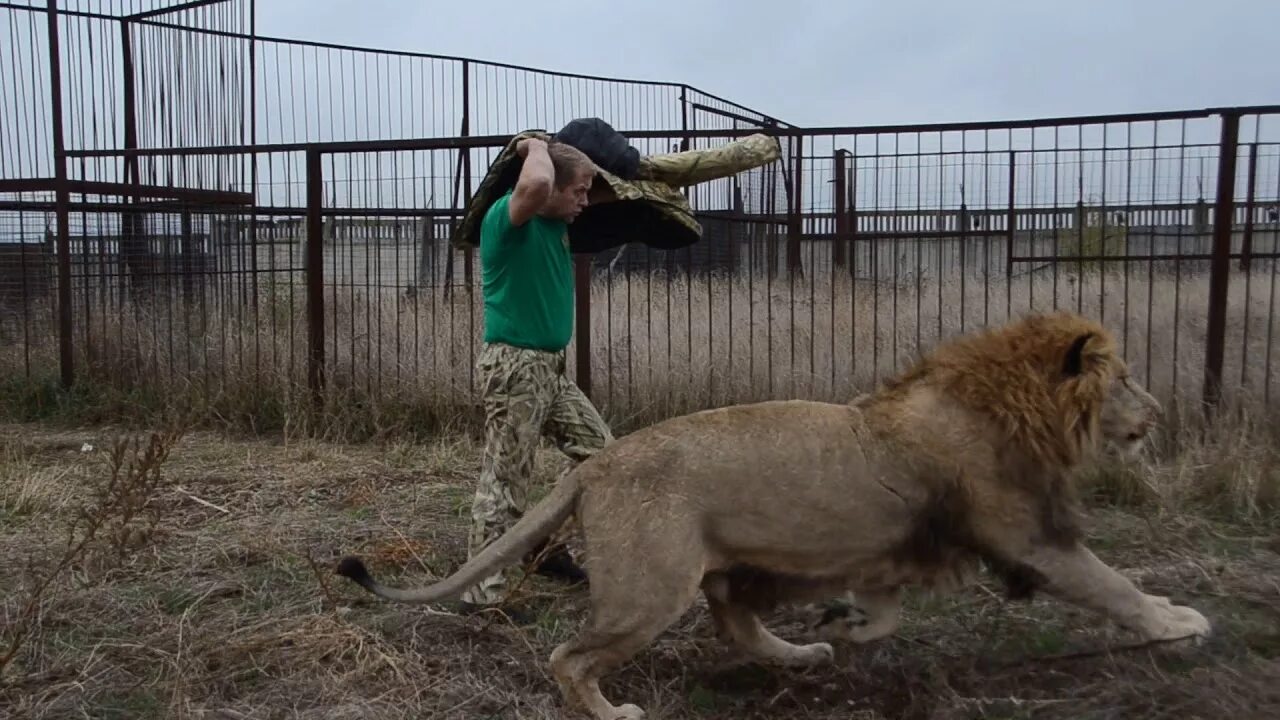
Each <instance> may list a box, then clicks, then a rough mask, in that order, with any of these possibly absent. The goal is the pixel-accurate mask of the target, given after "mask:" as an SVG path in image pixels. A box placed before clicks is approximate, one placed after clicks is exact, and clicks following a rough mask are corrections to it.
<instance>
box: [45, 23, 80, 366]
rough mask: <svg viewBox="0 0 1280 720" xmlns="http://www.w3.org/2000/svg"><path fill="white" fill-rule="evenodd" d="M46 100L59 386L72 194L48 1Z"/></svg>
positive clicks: (67, 343) (66, 342)
mask: <svg viewBox="0 0 1280 720" xmlns="http://www.w3.org/2000/svg"><path fill="white" fill-rule="evenodd" d="M45 12H46V13H47V14H48V20H49V30H48V32H49V102H50V105H51V107H50V114H51V118H50V121H51V122H52V124H53V128H52V133H51V134H52V135H53V178H54V211H55V213H56V214H57V224H58V246H57V254H58V365H59V370H60V374H61V380H62V386H63V387H71V384H72V383H73V382H75V352H74V350H75V348H74V347H73V346H72V344H71V335H72V333H73V332H74V329H73V324H74V323H73V319H72V315H71V193H70V192H68V191H67V152H66V145H65V144H64V139H63V129H62V63H61V60H60V58H59V55H61V51H60V50H59V42H58V2H57V0H49V2H48V5H47V8H46V10H45Z"/></svg>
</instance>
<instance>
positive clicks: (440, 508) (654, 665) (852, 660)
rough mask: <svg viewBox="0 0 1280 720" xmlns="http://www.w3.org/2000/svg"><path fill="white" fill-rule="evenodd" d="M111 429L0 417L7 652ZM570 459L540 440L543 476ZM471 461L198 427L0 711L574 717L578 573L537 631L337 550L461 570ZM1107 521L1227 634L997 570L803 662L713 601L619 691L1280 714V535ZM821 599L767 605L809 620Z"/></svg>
mask: <svg viewBox="0 0 1280 720" xmlns="http://www.w3.org/2000/svg"><path fill="white" fill-rule="evenodd" d="M111 437H112V435H111V433H110V432H109V431H108V430H105V429H103V428H93V429H86V430H83V431H74V430H65V429H50V428H47V427H43V426H36V425H5V426H0V573H3V577H4V578H6V580H4V581H3V582H2V583H0V621H2V622H3V629H2V630H0V654H3V653H4V650H5V648H7V647H8V645H9V644H10V641H11V638H12V637H13V632H14V630H15V629H16V628H17V626H18V623H19V613H20V610H21V607H22V606H23V604H24V603H25V602H26V599H27V597H28V593H29V590H30V587H31V583H32V579H33V578H35V577H39V576H41V574H42V573H45V572H47V569H48V567H50V566H51V565H52V563H53V561H54V558H55V556H56V555H57V554H58V552H59V551H60V549H61V548H62V547H63V545H64V543H65V539H66V532H65V529H64V526H65V525H66V523H67V522H68V521H70V520H71V519H72V518H73V517H74V512H75V508H76V507H77V503H78V502H79V501H81V500H83V496H84V494H85V488H86V487H88V486H91V485H92V484H93V483H94V482H95V481H97V479H99V478H101V477H102V476H103V475H104V473H106V472H108V471H107V469H106V465H105V459H104V456H105V454H106V452H105V450H104V448H106V447H108V446H109V445H110V441H111ZM86 443H88V444H89V445H92V446H93V449H92V450H90V449H88V448H86V447H85V444H86ZM559 462H560V460H559V458H558V456H557V455H556V454H554V453H553V452H548V453H546V454H544V455H543V457H542V458H541V459H540V463H539V473H540V475H541V476H542V477H543V478H544V479H545V478H546V477H549V476H551V475H552V474H553V473H554V472H555V471H556V469H557V468H558V465H559ZM477 468H478V455H477V452H476V450H475V447H474V445H473V444H472V443H471V441H469V440H468V439H466V438H463V437H457V438H451V439H447V440H441V441H437V442H435V443H433V444H430V445H413V444H408V443H401V444H392V445H374V444H366V445H359V446H338V445H333V444H324V445H321V444H318V443H311V442H300V443H291V442H283V441H265V440H237V439H231V438H228V437H225V436H220V435H212V434H196V435H188V436H186V437H185V438H183V439H182V440H181V441H180V442H179V443H178V444H177V446H175V447H174V449H173V451H172V453H171V455H170V457H169V459H168V461H167V463H166V464H165V465H164V473H165V477H166V479H167V481H166V483H165V484H164V486H163V489H162V491H161V492H160V493H159V495H158V498H157V502H159V503H160V507H161V509H162V511H163V512H162V513H161V515H160V522H159V524H158V525H157V526H156V527H155V528H154V530H153V531H149V532H139V533H137V537H132V538H131V545H130V547H129V549H128V552H127V553H126V554H125V555H124V556H123V557H121V558H117V559H111V558H109V557H108V556H107V555H106V554H105V553H102V552H96V553H91V554H89V555H88V556H86V557H85V559H84V561H83V562H78V563H76V564H75V565H74V566H72V567H71V568H69V570H68V572H66V573H64V574H63V575H62V576H60V577H59V578H58V579H57V580H56V581H55V582H54V583H53V585H51V586H50V589H49V591H48V592H46V593H45V595H44V597H43V599H42V601H41V603H40V604H39V606H38V612H37V614H36V615H35V622H34V626H33V634H32V635H31V636H30V637H29V638H28V639H27V641H26V643H25V645H23V646H22V648H21V650H20V651H19V652H18V654H17V655H16V658H15V660H14V661H13V662H12V663H11V664H10V665H9V666H8V667H7V668H6V669H5V671H4V674H3V676H0V716H3V717H14V718H18V717H22V718H63V717H76V718H80V717H94V718H151V717H175V718H228V719H232V718H310V719H313V720H320V719H322V718H323V719H329V720H340V719H341V720H346V719H354V718H375V717H376V718H402V717H403V718H410V717H412V718H426V717H432V718H437V717H438V718H558V717H570V716H572V715H568V714H566V713H565V712H564V710H563V708H562V706H561V703H560V697H559V695H558V692H557V690H556V687H555V684H554V682H553V681H552V680H551V679H550V677H549V676H548V672H547V668H546V658H547V655H548V654H549V653H550V651H551V649H552V647H554V645H555V644H556V643H557V642H558V641H559V640H561V639H563V638H564V637H566V636H567V635H568V634H570V633H572V632H573V631H575V630H576V628H577V627H578V625H579V623H580V622H581V619H582V617H583V601H584V595H583V593H582V591H580V590H572V589H569V590H566V589H563V588H561V587H559V586H556V585H553V584H550V583H548V582H546V581H543V580H540V579H530V580H529V581H528V583H526V585H525V586H524V587H523V588H522V592H523V593H525V594H526V595H527V596H528V598H529V599H530V602H532V603H533V604H534V605H535V606H536V607H537V608H538V609H539V612H540V616H539V620H538V622H537V623H536V625H534V626H533V627H531V628H525V629H520V628H516V627H514V626H512V625H511V624H509V623H507V622H505V621H504V620H503V619H502V618H501V617H491V616H473V617H469V618H464V617H460V616H457V615H454V614H451V613H449V612H445V611H441V610H433V609H426V608H421V607H402V606H401V607H398V606H393V605H391V604H388V603H384V602H381V601H378V600H376V599H374V598H372V597H371V596H369V595H367V594H365V593H364V592H363V591H361V590H359V589H358V588H355V587H354V586H352V585H350V584H349V583H347V582H346V581H345V580H344V579H342V578H339V577H337V576H334V575H333V574H332V573H331V567H332V562H333V560H334V559H335V557H336V556H338V555H339V554H342V553H346V552H358V553H360V554H362V555H363V556H365V557H366V558H369V559H370V561H371V565H372V567H373V569H374V570H375V571H376V572H378V573H381V574H383V575H386V576H388V577H389V578H391V579H393V580H398V581H401V582H404V583H419V582H424V581H426V580H427V579H429V578H430V577H433V576H437V575H439V574H442V573H445V572H448V571H449V570H450V569H452V568H453V567H456V565H457V564H458V563H460V562H461V560H462V559H463V557H464V555H465V536H466V529H465V528H466V521H465V518H466V514H467V510H468V504H469V500H470V491H471V484H472V482H473V480H474V477H475V475H476V471H477ZM1092 535H1093V546H1094V547H1095V549H1096V550H1097V551H1098V553H1099V554H1100V555H1101V556H1102V557H1103V558H1104V559H1105V560H1106V561H1108V562H1110V563H1112V564H1114V565H1115V566H1117V567H1118V568H1120V569H1121V570H1122V571H1124V572H1126V573H1127V574H1129V575H1130V576H1131V577H1133V578H1135V579H1136V580H1138V581H1139V582H1140V584H1141V585H1142V586H1143V587H1144V589H1146V590H1147V591H1149V592H1158V593H1162V594H1168V595H1170V596H1172V597H1173V599H1174V600H1175V602H1181V603H1188V604H1191V605H1193V606H1195V607H1197V608H1198V609H1200V610H1201V611H1202V612H1204V613H1205V614H1206V615H1207V616H1208V617H1209V618H1210V619H1211V621H1213V622H1214V623H1215V626H1216V629H1217V634H1216V636H1215V637H1214V638H1212V639H1211V640H1210V641H1208V642H1207V643H1206V644H1204V645H1203V646H1201V647H1198V648H1177V647H1137V648H1135V647H1133V644H1134V641H1135V638H1133V637H1132V636H1129V635H1127V634H1125V633H1123V632H1119V631H1117V630H1115V629H1114V628H1112V627H1110V626H1108V625H1106V624H1105V623H1101V622H1098V621H1097V620H1096V619H1095V618H1093V617H1091V616H1088V615H1086V614H1084V613H1082V612H1080V611H1077V610H1074V609H1072V608H1068V607H1065V606H1062V605H1060V604H1057V603H1055V602H1053V601H1051V600H1045V599H1037V600H1035V601H1033V602H1031V603H1020V604H1010V603H1007V602H1004V601H1003V600H1002V599H1001V598H1000V597H999V595H998V594H997V590H996V589H995V588H994V586H986V585H983V586H979V587H974V588H972V589H970V590H968V591H966V592H964V593H961V594H959V595H956V596H953V597H947V598H933V597H927V596H924V595H921V594H918V593H917V594H912V595H910V596H909V600H908V607H907V610H906V612H905V615H904V622H903V626H902V628H901V630H900V632H899V633H898V635H897V636H895V637H893V638H891V639H888V640H885V641H881V642H878V643H875V644H871V645H866V646H861V647H853V646H845V647H838V648H837V662H836V663H835V665H834V666H830V667H825V668H821V669H812V670H805V671H796V670H784V669H778V668H774V667H769V666H762V665H758V664H754V663H749V662H743V661H741V660H739V659H737V658H735V657H733V656H732V655H731V654H730V653H729V652H728V651H727V649H726V648H724V647H723V646H721V645H720V644H719V643H717V642H716V641H715V640H714V638H713V636H712V632H711V628H710V623H709V619H708V618H707V616H706V613H705V609H704V608H703V607H701V606H699V607H695V608H693V609H691V610H690V611H689V612H688V613H687V614H686V616H685V617H684V618H683V619H682V620H681V621H680V623H678V624H677V626H675V627H673V628H671V629H670V630H669V631H668V632H667V633H666V634H664V635H663V636H662V637H661V638H660V639H659V641H658V642H657V643H655V644H654V645H653V646H651V647H650V648H649V649H648V650H646V651H645V652H644V653H643V654H642V655H640V656H639V657H638V658H636V660H635V662H634V663H632V664H630V665H629V666H627V667H626V668H624V669H623V670H622V671H621V672H619V673H617V674H615V675H613V676H611V677H609V678H607V679H606V680H605V682H604V683H603V689H604V690H605V692H606V694H608V695H610V696H611V697H612V698H614V699H615V701H619V702H622V701H628V702H636V703H638V704H640V705H641V706H643V707H645V708H646V709H647V710H648V711H649V712H650V715H651V716H652V717H663V718H694V717H697V718H858V719H864V718H865V719H868V720H870V719H872V718H885V719H890V718H921V719H924V718H929V719H931V720H932V719H938V720H943V719H946V720H953V719H961V718H1032V717H1035V718H1041V717H1044V718H1163V717H1177V718H1180V719H1182V718H1233V719H1235V720H1242V719H1244V718H1274V717H1280V554H1278V553H1280V540H1277V538H1275V537H1274V536H1273V535H1270V534H1268V533H1267V532H1265V531H1262V530H1259V529H1256V528H1254V529H1251V528H1249V527H1245V526H1239V525H1233V524H1226V523H1222V522H1210V521H1208V520H1205V519H1201V518H1198V517H1195V516H1192V515H1188V514H1184V513H1170V512H1156V511H1153V510H1150V509H1146V510H1142V511H1136V510H1132V509H1131V510H1129V511H1125V510H1121V509H1118V508H1114V507H1108V508H1098V509H1096V510H1095V512H1094V514H1093V530H1092ZM33 573H34V574H33ZM810 617H811V616H809V615H807V614H806V613H805V612H804V611H802V610H792V611H787V612H783V613H779V614H778V615H777V616H775V617H773V618H770V619H769V620H768V622H769V624H770V625H771V627H773V628H775V629H776V630H777V631H778V632H779V634H781V635H782V636H783V637H786V638H789V639H798V638H802V637H803V636H804V635H805V633H806V621H807V620H808V619H809V618H810Z"/></svg>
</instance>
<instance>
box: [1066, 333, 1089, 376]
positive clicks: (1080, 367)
mask: <svg viewBox="0 0 1280 720" xmlns="http://www.w3.org/2000/svg"><path fill="white" fill-rule="evenodd" d="M1092 337H1093V333H1091V332H1087V333H1085V334H1083V335H1081V336H1080V337H1078V338H1076V339H1075V340H1074V341H1072V343H1071V347H1069V348H1067V355H1066V357H1065V358H1063V360H1062V374H1063V375H1066V376H1067V377H1075V376H1076V375H1079V374H1080V373H1081V372H1083V371H1084V346H1085V345H1087V344H1088V343H1089V340H1090V339H1091V338H1092Z"/></svg>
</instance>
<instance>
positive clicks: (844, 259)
mask: <svg viewBox="0 0 1280 720" xmlns="http://www.w3.org/2000/svg"><path fill="white" fill-rule="evenodd" d="M844 158H845V151H844V150H836V157H835V183H833V190H832V192H833V193H835V208H836V238H835V242H834V243H832V249H831V260H832V262H833V263H834V264H835V266H836V267H838V268H842V267H844V266H845V265H846V264H848V253H847V252H846V250H847V247H848V246H846V245H845V243H846V242H848V236H849V218H848V212H849V211H848V198H847V197H846V196H845V182H846V179H845V173H846V170H845V159H844ZM833 277H834V275H833ZM832 327H834V325H833V326H832Z"/></svg>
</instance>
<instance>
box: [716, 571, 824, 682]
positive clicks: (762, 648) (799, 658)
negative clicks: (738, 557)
mask: <svg viewBox="0 0 1280 720" xmlns="http://www.w3.org/2000/svg"><path fill="white" fill-rule="evenodd" d="M702 588H703V591H704V592H705V593H706V596H707V607H708V608H709V609H710V611H711V618H712V621H713V622H714V623H715V626H716V631H717V634H718V635H720V636H722V637H723V638H724V639H725V640H727V641H729V642H731V643H733V644H734V645H735V646H737V647H738V648H741V649H742V650H743V651H745V652H747V653H748V654H750V655H751V656H753V657H755V658H758V659H760V660H767V661H771V662H776V663H779V664H782V665H788V666H792V667H802V666H809V665H820V664H822V663H827V662H830V661H831V660H832V659H833V658H834V657H835V654H834V652H833V651H832V649H831V645H829V644H828V643H824V642H820V643H811V644H808V645H795V644H793V643H789V642H787V641H786V640H783V639H782V638H780V637H778V636H777V635H774V634H773V633H771V632H769V629H768V628H766V627H765V626H764V624H763V623H761V622H760V617H759V616H758V615H756V614H755V612H754V611H752V610H751V609H750V608H749V607H747V606H746V605H743V604H740V603H736V602H734V601H733V599H732V593H731V591H730V589H729V582H728V581H727V580H726V579H725V578H724V576H723V575H719V574H716V573H713V574H711V575H708V576H707V578H706V580H704V582H703V584H702Z"/></svg>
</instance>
